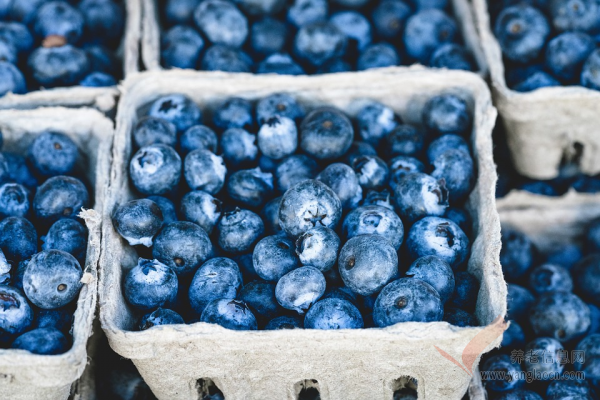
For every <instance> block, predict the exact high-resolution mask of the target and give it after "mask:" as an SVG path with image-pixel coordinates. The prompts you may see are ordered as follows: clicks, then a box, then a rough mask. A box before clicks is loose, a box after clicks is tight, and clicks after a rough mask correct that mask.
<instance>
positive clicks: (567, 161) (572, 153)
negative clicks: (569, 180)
mask: <svg viewBox="0 0 600 400" xmlns="http://www.w3.org/2000/svg"><path fill="white" fill-rule="evenodd" d="M583 151H584V146H583V143H581V142H573V143H572V144H571V146H569V147H568V148H566V149H565V151H564V153H563V158H562V160H561V163H560V166H561V174H563V175H565V174H566V175H575V174H577V173H579V163H580V162H581V158H582V157H583Z"/></svg>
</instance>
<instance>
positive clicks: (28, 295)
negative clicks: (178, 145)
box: [0, 131, 91, 355]
mask: <svg viewBox="0 0 600 400" xmlns="http://www.w3.org/2000/svg"><path fill="white" fill-rule="evenodd" d="M81 157H82V155H81V154H80V152H79V150H78V148H77V145H76V144H75V143H74V142H73V140H72V139H71V138H69V137H68V136H66V135H65V134H63V133H60V132H52V131H47V132H44V133H41V134H40V135H39V136H37V137H36V138H35V139H34V140H33V142H32V143H31V145H30V146H29V148H28V150H27V154H26V156H25V157H23V156H22V155H19V154H15V153H11V152H2V153H0V182H2V184H1V185H0V218H2V221H1V222H0V250H1V251H0V349H4V348H13V349H23V350H28V351H30V352H32V353H35V354H45V355H49V354H60V353H64V352H66V351H67V350H69V348H70V347H71V334H70V330H71V326H72V322H73V313H74V311H75V308H76V306H77V304H76V303H77V296H78V294H79V291H80V289H81V287H82V283H81V278H82V276H83V269H82V266H84V265H85V258H86V251H87V239H88V230H87V228H86V227H85V225H84V224H83V223H82V222H80V221H79V220H78V219H77V216H78V214H79V212H80V211H81V209H82V207H89V206H90V204H91V203H90V194H89V193H90V192H89V191H88V189H87V187H86V185H85V184H84V183H83V182H82V179H78V178H77V177H75V176H73V175H77V173H78V168H77V162H78V161H79V160H80V158H81ZM39 234H41V235H39Z"/></svg>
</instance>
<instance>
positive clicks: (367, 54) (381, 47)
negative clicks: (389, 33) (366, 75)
mask: <svg viewBox="0 0 600 400" xmlns="http://www.w3.org/2000/svg"><path fill="white" fill-rule="evenodd" d="M400 63H401V60H400V55H399V54H398V52H397V51H396V49H395V48H394V46H392V45H391V44H389V43H376V44H371V45H369V46H367V47H366V48H365V49H364V51H363V52H362V53H361V54H360V56H359V57H358V62H357V66H356V69H357V70H359V71H364V70H367V69H373V68H384V67H393V66H395V65H400Z"/></svg>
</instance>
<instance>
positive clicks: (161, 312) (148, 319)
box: [139, 308, 185, 331]
mask: <svg viewBox="0 0 600 400" xmlns="http://www.w3.org/2000/svg"><path fill="white" fill-rule="evenodd" d="M177 324H185V321H184V320H183V318H182V317H181V315H179V314H177V313H176V312H175V311H173V310H169V309H167V308H157V309H156V310H154V311H152V312H151V313H148V314H146V315H144V316H143V317H142V319H141V320H140V326H139V328H140V331H145V330H147V329H150V328H152V327H155V326H161V325H177Z"/></svg>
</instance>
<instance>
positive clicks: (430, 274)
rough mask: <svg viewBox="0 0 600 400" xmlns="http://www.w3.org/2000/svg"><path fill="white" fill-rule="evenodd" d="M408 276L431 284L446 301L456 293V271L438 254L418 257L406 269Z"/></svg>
mask: <svg viewBox="0 0 600 400" xmlns="http://www.w3.org/2000/svg"><path fill="white" fill-rule="evenodd" d="M406 276H408V277H411V278H415V279H420V280H422V281H424V282H427V283H428V284H430V285H431V286H432V287H433V288H434V289H435V290H436V291H437V292H438V294H439V295H440V300H441V301H442V303H446V302H447V301H448V300H449V299H450V297H452V294H453V293H454V286H455V283H454V272H453V271H452V268H451V267H450V265H448V263H446V262H445V261H443V260H442V259H440V258H438V257H436V256H425V257H421V258H418V259H416V260H415V261H414V262H413V263H412V264H411V265H410V267H409V268H408V271H406Z"/></svg>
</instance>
